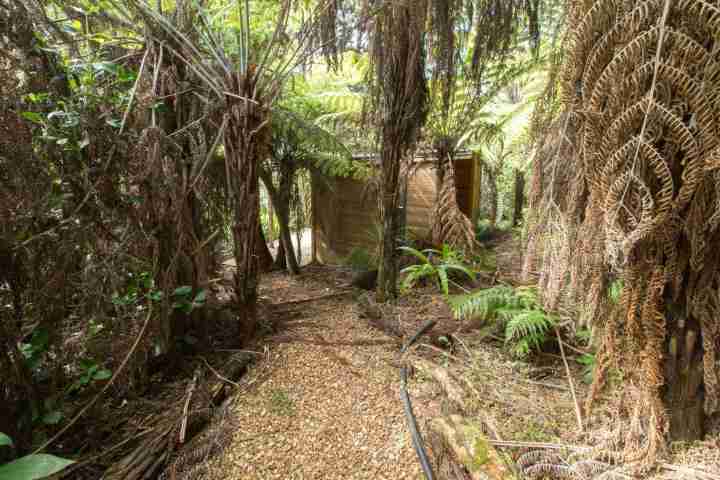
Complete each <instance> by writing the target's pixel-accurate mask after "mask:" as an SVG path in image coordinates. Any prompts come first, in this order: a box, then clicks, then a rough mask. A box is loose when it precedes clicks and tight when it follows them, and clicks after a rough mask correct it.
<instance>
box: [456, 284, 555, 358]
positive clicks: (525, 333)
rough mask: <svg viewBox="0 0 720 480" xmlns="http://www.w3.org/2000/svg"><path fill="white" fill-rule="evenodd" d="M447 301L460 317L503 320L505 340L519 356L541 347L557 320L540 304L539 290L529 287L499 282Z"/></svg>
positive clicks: (487, 320) (524, 355) (492, 320)
mask: <svg viewBox="0 0 720 480" xmlns="http://www.w3.org/2000/svg"><path fill="white" fill-rule="evenodd" d="M448 303H449V304H450V309H451V310H452V311H453V314H454V315H455V316H456V317H457V318H478V317H479V318H480V319H482V320H483V321H486V322H494V321H498V322H501V323H502V325H503V326H504V334H505V343H506V344H507V345H509V346H510V349H511V351H512V352H513V354H514V355H516V356H518V357H526V356H528V355H529V354H530V353H532V352H533V351H537V350H540V348H541V347H542V345H543V344H544V343H545V342H546V341H547V340H548V339H549V337H548V333H549V332H550V331H551V329H553V328H554V327H555V325H556V324H557V318H556V317H555V316H554V315H551V314H549V313H547V312H545V311H544V310H543V309H542V308H541V307H540V304H539V302H538V296H537V291H536V289H534V288H530V287H521V288H512V287H509V286H506V285H499V286H497V287H492V288H486V289H483V290H478V291H475V292H472V293H469V294H466V295H456V296H453V297H451V298H450V299H449V302H448Z"/></svg>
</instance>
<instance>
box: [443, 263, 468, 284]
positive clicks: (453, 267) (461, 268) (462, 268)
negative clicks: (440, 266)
mask: <svg viewBox="0 0 720 480" xmlns="http://www.w3.org/2000/svg"><path fill="white" fill-rule="evenodd" d="M445 268H447V269H448V270H457V271H458V272H462V273H464V274H465V275H467V276H468V277H470V278H471V279H473V280H475V272H473V271H472V270H470V269H469V268H467V267H465V266H463V265H456V264H449V265H446V267H445Z"/></svg>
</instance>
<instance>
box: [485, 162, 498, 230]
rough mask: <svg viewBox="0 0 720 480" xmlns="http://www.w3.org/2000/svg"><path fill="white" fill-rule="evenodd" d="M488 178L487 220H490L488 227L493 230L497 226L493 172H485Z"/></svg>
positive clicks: (496, 197)
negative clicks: (488, 204)
mask: <svg viewBox="0 0 720 480" xmlns="http://www.w3.org/2000/svg"><path fill="white" fill-rule="evenodd" d="M487 174H488V175H487V177H488V187H489V188H488V189H489V190H490V191H489V192H488V193H489V194H490V195H489V197H490V198H489V199H488V200H489V201H490V209H489V212H488V219H489V220H490V226H491V227H492V228H495V227H496V226H497V220H498V218H497V215H498V188H497V175H496V174H495V173H494V172H490V171H488V172H487Z"/></svg>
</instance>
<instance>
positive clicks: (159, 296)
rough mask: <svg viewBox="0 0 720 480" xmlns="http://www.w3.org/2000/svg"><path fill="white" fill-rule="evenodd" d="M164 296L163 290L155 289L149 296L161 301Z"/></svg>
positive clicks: (155, 300)
mask: <svg viewBox="0 0 720 480" xmlns="http://www.w3.org/2000/svg"><path fill="white" fill-rule="evenodd" d="M162 297H163V292H161V291H160V290H153V291H152V292H150V293H149V294H148V298H150V300H152V301H154V302H159V301H160V300H162Z"/></svg>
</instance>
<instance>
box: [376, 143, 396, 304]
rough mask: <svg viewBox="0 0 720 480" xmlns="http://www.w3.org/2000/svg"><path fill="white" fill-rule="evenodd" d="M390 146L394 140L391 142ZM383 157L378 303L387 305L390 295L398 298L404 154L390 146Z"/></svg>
mask: <svg viewBox="0 0 720 480" xmlns="http://www.w3.org/2000/svg"><path fill="white" fill-rule="evenodd" d="M388 143H390V141H388ZM388 150H389V151H384V152H383V157H382V197H381V200H380V219H381V222H382V225H383V230H382V239H381V242H380V259H381V261H380V265H379V269H378V285H377V301H378V302H384V301H385V300H386V298H387V296H390V297H396V296H397V274H398V264H397V255H396V250H397V239H398V234H399V231H400V229H399V226H400V222H399V221H398V220H399V218H398V214H399V209H398V199H399V188H398V187H399V186H398V182H399V177H400V153H399V152H398V151H397V150H395V149H394V148H392V147H390V148H389V149H388Z"/></svg>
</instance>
